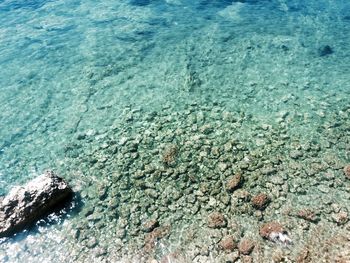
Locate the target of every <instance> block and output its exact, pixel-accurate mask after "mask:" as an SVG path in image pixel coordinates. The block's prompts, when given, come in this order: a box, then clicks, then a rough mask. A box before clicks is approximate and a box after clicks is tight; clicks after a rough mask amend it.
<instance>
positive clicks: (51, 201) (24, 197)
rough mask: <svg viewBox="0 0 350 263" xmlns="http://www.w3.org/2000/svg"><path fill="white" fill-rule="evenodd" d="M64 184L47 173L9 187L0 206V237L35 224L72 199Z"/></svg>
mask: <svg viewBox="0 0 350 263" xmlns="http://www.w3.org/2000/svg"><path fill="white" fill-rule="evenodd" d="M72 194H73V191H72V189H71V188H70V187H69V186H68V185H67V183H66V182H65V181H64V180H63V179H62V178H60V177H58V176H57V175H55V174H54V173H53V172H51V171H47V172H46V173H44V174H43V175H40V176H38V177H37V178H35V179H33V180H31V181H30V182H28V183H27V184H26V185H24V186H17V187H15V188H13V189H12V190H11V191H10V192H9V193H8V195H7V196H5V198H4V199H3V200H2V202H1V203H0V237H6V236H10V235H12V234H14V233H16V232H18V231H21V230H23V229H24V228H26V227H28V226H30V225H31V224H33V223H35V222H36V221H37V220H38V219H40V218H42V217H43V216H44V215H46V214H48V213H49V212H51V211H53V209H54V208H56V207H57V206H60V205H62V204H64V202H65V201H67V200H68V199H70V198H71V197H72Z"/></svg>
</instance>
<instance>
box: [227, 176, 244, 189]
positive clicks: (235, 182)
mask: <svg viewBox="0 0 350 263" xmlns="http://www.w3.org/2000/svg"><path fill="white" fill-rule="evenodd" d="M242 181H243V178H242V176H241V174H235V175H234V176H232V177H231V178H229V179H228V181H227V183H226V190H227V191H228V192H231V193H232V192H233V191H234V190H236V189H237V188H239V187H240V186H241V184H242Z"/></svg>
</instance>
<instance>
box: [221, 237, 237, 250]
mask: <svg viewBox="0 0 350 263" xmlns="http://www.w3.org/2000/svg"><path fill="white" fill-rule="evenodd" d="M219 246H220V248H221V249H222V250H225V251H233V250H234V249H235V248H236V247H237V244H236V242H235V241H234V240H233V237H232V236H225V237H223V239H221V241H220V243H219Z"/></svg>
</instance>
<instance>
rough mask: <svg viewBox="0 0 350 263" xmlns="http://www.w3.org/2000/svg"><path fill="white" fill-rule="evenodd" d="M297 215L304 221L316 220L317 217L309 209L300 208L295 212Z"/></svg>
mask: <svg viewBox="0 0 350 263" xmlns="http://www.w3.org/2000/svg"><path fill="white" fill-rule="evenodd" d="M297 217H299V218H302V219H304V220H306V221H310V222H317V221H318V220H319V219H318V217H317V216H316V214H315V213H314V212H313V211H311V210H309V209H302V210H299V211H298V212H297Z"/></svg>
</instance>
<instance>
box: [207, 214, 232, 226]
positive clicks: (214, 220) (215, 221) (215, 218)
mask: <svg viewBox="0 0 350 263" xmlns="http://www.w3.org/2000/svg"><path fill="white" fill-rule="evenodd" d="M226 225H227V221H226V219H225V217H224V215H223V214H221V213H219V212H213V213H211V214H210V215H209V216H208V226H209V227H211V228H220V227H225V226H226Z"/></svg>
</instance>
